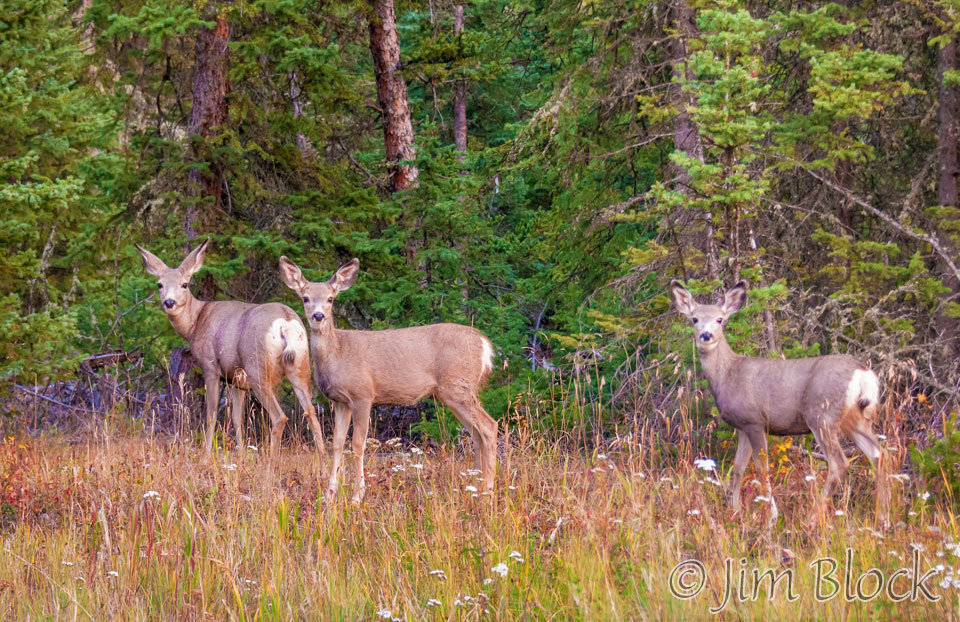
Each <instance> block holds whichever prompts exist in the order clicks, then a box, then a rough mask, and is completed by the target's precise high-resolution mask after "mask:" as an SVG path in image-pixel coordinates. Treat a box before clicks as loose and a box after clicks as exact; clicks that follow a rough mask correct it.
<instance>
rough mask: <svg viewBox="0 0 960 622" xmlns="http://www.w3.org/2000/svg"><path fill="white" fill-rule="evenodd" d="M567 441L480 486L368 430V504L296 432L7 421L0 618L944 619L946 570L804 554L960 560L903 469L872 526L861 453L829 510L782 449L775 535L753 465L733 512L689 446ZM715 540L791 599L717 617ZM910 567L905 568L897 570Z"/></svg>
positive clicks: (506, 465)
mask: <svg viewBox="0 0 960 622" xmlns="http://www.w3.org/2000/svg"><path fill="white" fill-rule="evenodd" d="M569 445H570V444H569V443H561V442H559V441H556V442H547V441H545V440H538V439H537V438H536V437H530V436H528V437H525V438H521V439H519V440H518V439H514V440H513V441H512V442H510V443H509V444H508V446H507V448H506V449H505V450H504V452H503V453H502V455H501V460H500V464H499V469H498V471H499V472H498V488H497V491H496V493H495V494H494V495H493V496H492V497H486V496H483V495H480V496H477V495H476V494H475V493H474V492H473V491H472V490H471V489H470V488H468V487H472V486H477V484H478V478H477V476H476V475H475V474H472V473H471V472H469V471H468V469H470V468H471V466H472V463H471V462H468V461H467V460H466V459H465V457H464V456H463V455H461V454H460V453H459V452H456V451H440V450H437V451H428V452H427V453H426V454H425V455H420V454H412V453H410V452H409V451H406V452H401V451H393V450H388V448H386V447H383V448H381V449H380V450H379V451H378V452H375V453H374V455H372V456H370V460H369V461H368V471H369V474H368V484H367V496H366V499H365V502H364V503H363V505H362V506H360V507H353V506H351V505H350V504H349V503H348V499H349V494H350V488H349V485H346V486H344V487H343V488H341V492H340V495H339V497H338V499H337V500H336V502H335V503H334V504H333V506H332V507H328V508H325V507H323V504H322V502H321V501H320V500H319V498H320V497H319V495H320V492H321V491H322V490H323V487H322V486H318V481H317V479H316V478H317V463H316V458H315V456H314V455H313V454H312V453H311V450H310V448H309V446H307V445H301V446H299V447H291V446H289V445H288V446H285V447H284V450H283V453H282V458H281V461H280V463H279V464H278V465H276V466H275V467H274V468H272V469H271V467H270V465H269V464H268V462H267V460H266V459H265V458H263V457H261V456H260V455H259V454H257V453H255V452H253V451H250V450H246V449H244V450H243V451H239V452H237V451H230V452H228V453H220V454H219V455H218V456H217V457H216V459H215V463H214V464H212V465H207V464H204V463H203V462H202V461H201V460H200V458H199V453H198V449H197V447H196V446H194V445H193V444H184V443H181V442H175V441H167V440H164V439H161V438H157V437H149V436H145V435H140V434H138V433H134V432H125V433H119V432H117V433H112V434H110V435H108V436H107V438H105V439H91V440H86V441H83V442H79V443H77V442H75V443H69V442H67V441H66V440H65V439H62V438H58V437H48V438H42V439H29V438H20V437H16V436H14V437H7V438H6V439H5V440H4V442H3V443H2V444H0V490H2V495H3V498H2V500H0V503H2V506H0V542H2V546H0V619H3V620H39V619H44V620H67V619H69V620H83V619H95V620H145V619H152V620H199V619H210V620H227V619H230V620H291V619H304V620H375V619H384V618H383V616H387V617H389V618H390V619H403V620H479V619H483V620H488V619H489V620H519V619H535V620H664V619H708V618H711V617H716V618H718V619H754V620H789V619H827V620H861V619H864V620H870V619H914V620H917V619H929V620H956V619H958V594H960V590H957V589H955V588H953V587H952V586H951V587H947V588H943V587H941V586H940V582H941V581H942V580H943V576H944V575H943V574H940V575H938V576H936V577H935V578H933V579H930V580H928V581H927V582H926V585H927V586H928V587H929V589H930V590H931V592H933V594H935V595H937V596H940V597H941V598H940V601H939V602H928V601H927V600H925V599H924V598H923V597H922V596H921V597H920V598H919V599H918V600H916V601H912V600H910V599H909V598H908V599H907V600H905V601H903V602H892V600H891V599H890V598H888V597H887V596H886V595H881V596H878V597H877V598H875V599H874V600H872V601H871V602H858V601H848V600H847V599H845V598H844V596H843V594H842V593H841V594H840V595H837V596H836V597H834V598H832V599H830V600H826V601H824V602H819V601H818V600H817V599H816V598H815V588H816V585H815V573H814V570H813V569H811V568H810V564H811V562H813V560H815V559H817V558H821V557H833V558H835V559H838V560H839V561H840V564H841V569H840V570H838V571H837V573H836V574H835V576H836V577H837V578H840V579H842V578H843V565H844V553H845V550H846V549H847V548H850V549H851V553H852V556H853V557H852V559H853V565H852V566H853V570H854V572H853V577H854V579H856V577H857V576H859V574H860V573H862V572H864V571H866V570H867V569H869V568H871V567H877V568H879V569H880V571H881V572H882V573H883V574H884V575H885V576H886V577H889V576H890V575H892V574H893V572H894V571H895V570H896V569H898V568H901V567H909V566H910V565H911V552H912V550H913V548H915V547H919V548H920V549H921V552H920V554H919V566H920V572H921V574H922V573H923V572H925V571H926V570H927V569H930V568H932V567H934V566H936V565H937V564H944V565H945V566H954V567H955V566H957V565H960V559H958V557H957V555H956V554H955V552H960V551H958V550H957V549H954V548H953V547H952V546H951V544H952V543H953V542H956V541H957V540H956V538H957V533H956V524H955V522H954V520H953V516H952V514H950V513H949V512H948V511H947V510H945V509H944V508H942V507H941V506H939V505H938V503H937V499H936V498H930V499H928V500H925V501H923V500H920V499H914V493H913V492H912V491H911V490H910V486H911V484H909V483H908V484H906V485H904V484H902V483H898V482H896V481H894V482H891V484H892V486H893V488H894V495H893V499H894V504H895V508H894V512H893V519H894V522H900V524H899V525H898V526H895V527H894V528H893V529H891V530H890V531H887V532H884V533H882V534H881V533H878V532H875V531H873V530H872V528H873V527H874V523H873V484H872V475H871V473H870V472H869V469H868V468H866V467H864V466H863V465H862V464H861V463H856V464H855V465H854V467H853V468H851V471H850V474H849V475H848V477H847V478H846V480H845V482H844V486H843V489H842V490H843V491H844V494H845V496H844V497H838V500H837V502H836V504H835V508H834V509H839V510H840V511H842V512H843V515H842V516H837V515H835V514H834V513H833V510H831V512H830V515H829V516H826V517H824V519H823V521H822V522H821V523H820V524H811V521H810V520H809V519H810V516H811V512H812V508H813V507H814V500H815V499H816V496H815V495H816V493H817V492H818V490H819V485H820V484H821V483H822V481H823V476H824V472H825V466H824V465H822V464H811V463H810V461H809V459H805V458H802V457H801V454H800V452H799V451H797V450H796V448H795V447H794V448H790V447H789V446H788V447H787V448H785V449H784V448H781V449H782V451H783V452H786V456H787V458H786V460H782V459H781V460H778V462H779V463H780V466H781V468H780V469H779V471H778V475H777V479H776V491H775V492H776V495H777V499H778V502H779V506H780V511H781V520H780V522H779V524H778V525H777V526H776V527H775V529H774V530H773V532H772V534H771V533H770V532H768V531H767V530H766V528H765V526H764V525H765V522H766V521H765V514H764V512H765V511H766V505H765V504H763V503H758V502H756V501H755V496H756V492H757V491H756V490H755V487H753V486H751V485H750V484H749V483H748V484H747V485H746V486H745V489H744V500H745V508H746V509H745V511H744V512H743V513H742V514H741V515H738V516H731V514H730V513H729V511H728V510H727V509H726V507H725V504H724V502H723V498H722V495H721V493H720V489H719V488H718V487H717V486H716V485H715V484H713V483H710V482H709V481H706V480H705V479H704V478H705V476H709V475H710V474H709V473H707V472H705V471H701V470H698V469H696V468H695V467H694V465H693V464H692V461H691V460H689V459H688V458H687V457H683V458H671V457H669V456H667V455H666V453H665V452H660V451H658V450H651V449H649V448H648V449H641V447H642V445H640V444H632V443H630V442H622V443H619V444H616V445H615V446H614V447H613V448H612V449H611V450H609V451H608V452H607V455H606V456H602V455H597V454H592V455H588V454H587V453H586V452H582V451H579V452H578V451H576V450H571V449H570V447H569ZM901 453H902V452H901ZM347 464H348V471H347V474H348V476H349V475H350V474H351V473H352V460H350V458H349V456H348V458H347ZM417 464H422V465H423V467H422V468H418V467H416V466H415V465H417ZM230 465H236V466H235V467H232V466H230ZM721 466H726V465H721ZM809 474H814V475H815V476H816V479H815V480H814V481H812V482H811V481H807V479H806V475H809ZM750 478H751V475H750V474H749V473H748V475H747V477H746V478H745V480H746V481H749V480H750ZM905 487H906V489H905ZM150 491H155V492H156V494H153V493H150ZM910 499H913V500H910ZM910 512H914V514H913V515H911V514H910ZM514 551H516V552H515V553H514ZM511 554H512V557H511ZM793 555H795V557H793ZM518 558H522V560H521V559H518ZM728 558H729V559H732V564H733V566H732V567H733V569H734V572H735V575H736V574H737V573H739V570H740V568H744V569H745V570H746V573H747V576H748V577H749V576H750V573H751V572H752V570H753V569H754V568H756V569H759V570H761V571H762V570H764V569H767V568H772V569H775V570H777V571H780V570H782V569H787V568H789V569H791V571H792V572H793V574H794V589H793V592H794V594H796V595H797V596H798V597H799V598H798V599H797V600H795V601H793V602H790V601H789V600H788V599H787V595H786V589H785V585H784V584H781V585H780V587H778V589H777V592H776V595H775V597H774V598H773V599H772V600H769V599H768V598H767V595H768V594H769V587H768V586H767V585H766V584H765V586H764V587H763V588H762V589H760V591H759V597H758V598H756V599H753V598H748V599H747V600H746V601H744V602H740V600H739V599H738V598H737V595H736V594H734V595H733V597H732V598H731V602H729V603H728V604H727V605H726V607H725V609H724V610H723V611H722V612H721V613H720V614H719V615H716V616H713V615H712V614H711V613H710V612H709V609H710V608H711V607H717V606H718V604H719V603H720V602H721V600H722V596H723V585H722V584H723V577H724V568H725V565H724V564H725V560H726V559H728ZM741 558H743V559H745V562H744V563H743V564H741V562H740V560H741ZM686 559H697V560H700V561H701V562H702V564H703V567H704V568H705V570H706V576H707V583H706V584H705V586H704V588H703V591H702V592H701V593H700V594H699V596H697V597H695V598H692V599H690V600H680V599H678V598H677V597H676V596H674V595H672V594H671V592H670V590H669V589H668V579H669V577H670V574H671V570H672V569H673V568H674V566H675V565H676V564H678V563H679V562H681V561H683V560H686ZM500 564H503V566H499V565H500ZM494 567H498V570H499V571H500V572H495V571H493V570H492V569H493V568H494ZM503 568H506V573H505V574H506V576H501V573H502V572H503ZM437 571H442V572H437ZM909 584H910V581H909V579H906V578H904V577H902V576H901V577H900V578H899V579H898V581H897V582H895V590H896V591H904V590H907V589H908V587H909ZM873 585H874V581H873V579H868V580H866V582H865V583H864V584H862V586H861V587H863V588H865V589H867V590H868V591H872V586H873ZM747 587H748V588H750V589H752V582H751V584H750V585H748V586H747ZM824 587H828V586H826V585H824ZM750 589H748V592H749V591H750ZM437 602H438V603H439V604H437ZM387 611H389V615H387ZM378 616H380V617H378Z"/></svg>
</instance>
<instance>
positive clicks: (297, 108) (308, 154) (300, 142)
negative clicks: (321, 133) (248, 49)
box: [287, 73, 317, 160]
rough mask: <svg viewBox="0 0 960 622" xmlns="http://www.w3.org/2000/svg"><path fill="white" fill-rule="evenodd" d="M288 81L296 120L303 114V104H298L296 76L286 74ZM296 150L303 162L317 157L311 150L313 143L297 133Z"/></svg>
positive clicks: (298, 94) (297, 81)
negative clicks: (298, 151)
mask: <svg viewBox="0 0 960 622" xmlns="http://www.w3.org/2000/svg"><path fill="white" fill-rule="evenodd" d="M287 79H288V80H289V81H290V101H292V102H293V118H294V119H297V118H299V117H300V116H301V115H302V114H303V104H302V103H300V93H301V91H300V83H299V80H298V79H297V74H295V73H290V74H287ZM297 149H299V150H300V155H301V156H303V158H304V159H305V160H312V159H314V157H316V155H317V150H316V149H314V148H313V142H312V141H311V140H310V139H309V138H308V137H307V136H305V135H303V134H301V133H300V132H297Z"/></svg>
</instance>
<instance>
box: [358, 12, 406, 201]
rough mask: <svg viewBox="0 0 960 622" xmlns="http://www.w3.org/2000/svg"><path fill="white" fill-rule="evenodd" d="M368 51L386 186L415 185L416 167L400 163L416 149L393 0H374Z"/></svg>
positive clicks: (396, 189)
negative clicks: (387, 174)
mask: <svg viewBox="0 0 960 622" xmlns="http://www.w3.org/2000/svg"><path fill="white" fill-rule="evenodd" d="M370 52H371V54H372V55H373V71H374V74H375V76H376V80H377V100H378V101H379V103H380V114H381V117H382V119H383V135H384V145H385V147H386V152H387V162H388V163H390V164H391V168H390V185H389V189H390V191H391V192H396V191H398V190H403V189H405V188H411V187H416V180H417V174H418V171H417V168H416V167H415V166H413V165H412V164H400V161H402V160H413V159H414V158H415V157H416V155H417V149H416V146H415V144H414V140H413V123H412V122H411V121H410V102H409V101H408V100H407V83H406V82H404V80H403V76H401V75H400V67H401V63H400V39H399V38H398V37H397V19H396V15H395V14H394V10H393V0H375V2H374V3H373V15H372V16H371V18H370ZM394 163H395V164H394Z"/></svg>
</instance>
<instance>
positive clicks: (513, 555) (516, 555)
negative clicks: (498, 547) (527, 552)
mask: <svg viewBox="0 0 960 622" xmlns="http://www.w3.org/2000/svg"><path fill="white" fill-rule="evenodd" d="M507 557H509V558H510V559H512V560H513V561H514V562H516V563H518V564H522V563H523V555H521V554H520V551H510V554H509V555H507Z"/></svg>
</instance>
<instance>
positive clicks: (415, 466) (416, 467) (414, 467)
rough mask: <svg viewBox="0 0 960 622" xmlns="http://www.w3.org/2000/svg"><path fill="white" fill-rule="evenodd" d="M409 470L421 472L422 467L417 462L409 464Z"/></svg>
mask: <svg viewBox="0 0 960 622" xmlns="http://www.w3.org/2000/svg"><path fill="white" fill-rule="evenodd" d="M410 468H411V469H416V470H418V471H421V470H423V465H422V464H420V463H419V462H417V463H416V464H411V465H410Z"/></svg>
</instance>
